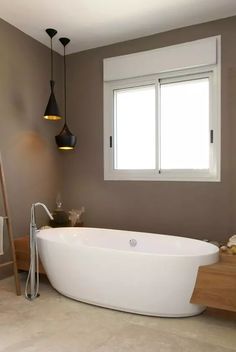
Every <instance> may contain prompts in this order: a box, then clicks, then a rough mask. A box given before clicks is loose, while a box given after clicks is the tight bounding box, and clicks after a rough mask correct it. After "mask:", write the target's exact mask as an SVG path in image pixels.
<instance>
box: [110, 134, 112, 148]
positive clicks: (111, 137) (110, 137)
mask: <svg viewBox="0 0 236 352" xmlns="http://www.w3.org/2000/svg"><path fill="white" fill-rule="evenodd" d="M110 148H112V136H110Z"/></svg>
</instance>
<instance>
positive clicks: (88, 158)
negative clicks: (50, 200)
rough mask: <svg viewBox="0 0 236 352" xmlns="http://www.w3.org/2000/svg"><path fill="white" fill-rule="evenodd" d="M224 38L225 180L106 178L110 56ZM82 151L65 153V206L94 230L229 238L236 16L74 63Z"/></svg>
mask: <svg viewBox="0 0 236 352" xmlns="http://www.w3.org/2000/svg"><path fill="white" fill-rule="evenodd" d="M219 34H221V36H222V181H221V182H220V183H207V182H145V181H140V182H133V181H129V182H126V181H104V179H103V80H102V77H103V76H102V74H103V61H102V60H103V58H106V57H112V56H116V55H122V54H128V53H133V52H137V51H142V50H148V49H154V48H158V47H162V46H168V45H173V44H177V43H182V42H186V41H191V40H195V39H200V38H204V37H208V36H213V35H219ZM68 71H69V72H68V75H69V79H68V81H69V85H68V86H69V87H68V90H69V92H68V107H69V114H68V118H69V126H70V128H71V130H72V131H73V132H74V133H75V134H76V135H77V136H78V146H77V149H76V150H75V151H74V152H71V153H64V154H63V155H61V159H62V162H63V165H64V167H63V175H62V176H63V185H64V192H63V194H64V200H65V202H66V205H67V207H68V208H72V207H75V208H77V207H79V206H81V205H84V206H85V207H86V216H85V218H84V219H85V223H86V225H87V226H97V227H108V228H109V227H110V228H118V229H128V230H140V231H150V232H154V233H170V234H180V235H183V234H187V235H189V236H192V237H198V238H209V239H224V238H225V237H226V236H227V235H228V234H229V233H230V232H231V231H233V230H234V231H235V230H236V222H235V218H236V206H235V192H236V156H235V154H236V142H235V141H236V121H235V120H236V17H232V18H228V19H224V20H219V21H214V22H209V23H205V24H201V25H195V26H191V27H187V28H182V29H178V30H173V31H170V32H166V33H161V34H157V35H153V36H150V37H145V38H140V39H137V40H131V41H127V42H124V43H119V44H115V45H110V46H107V47H103V48H97V49H93V50H89V51H85V52H81V53H77V54H73V55H70V56H69V57H68Z"/></svg>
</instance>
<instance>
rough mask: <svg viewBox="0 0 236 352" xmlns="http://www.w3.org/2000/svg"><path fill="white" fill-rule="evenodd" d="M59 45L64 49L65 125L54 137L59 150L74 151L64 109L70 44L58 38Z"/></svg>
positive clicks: (64, 39)
mask: <svg viewBox="0 0 236 352" xmlns="http://www.w3.org/2000/svg"><path fill="white" fill-rule="evenodd" d="M59 40H60V42H61V44H62V45H63V47H64V106H65V124H64V126H63V129H62V130H61V132H60V134H59V135H57V136H56V137H55V139H56V143H57V146H58V148H59V149H62V150H70V149H74V147H75V144H76V136H74V135H73V134H72V133H71V132H70V130H69V128H68V126H67V116H66V114H67V108H66V52H65V51H66V50H65V47H66V45H67V44H68V43H69V42H70V39H68V38H60V39H59Z"/></svg>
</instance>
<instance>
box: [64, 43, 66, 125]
mask: <svg viewBox="0 0 236 352" xmlns="http://www.w3.org/2000/svg"><path fill="white" fill-rule="evenodd" d="M64 102H65V124H66V49H65V46H64Z"/></svg>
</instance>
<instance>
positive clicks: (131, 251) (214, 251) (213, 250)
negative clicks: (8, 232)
mask: <svg viewBox="0 0 236 352" xmlns="http://www.w3.org/2000/svg"><path fill="white" fill-rule="evenodd" d="M54 229H55V230H57V231H59V230H62V231H66V229H73V230H75V229H77V230H78V229H80V228H75V227H57V228H49V229H42V230H40V231H39V232H38V233H37V239H42V240H46V241H49V242H55V243H60V242H57V241H55V238H52V239H50V238H49V237H44V236H41V234H43V232H46V231H47V232H48V231H52V230H54ZM82 229H89V230H96V229H99V230H107V231H109V230H111V231H124V232H127V233H129V232H130V233H137V234H142V235H153V236H163V237H165V236H166V237H169V238H171V237H172V236H173V237H175V238H179V239H182V240H184V239H187V240H191V241H197V242H201V243H205V244H206V245H207V246H208V247H209V248H211V251H209V252H208V253H201V252H200V251H199V252H197V253H196V254H195V253H191V254H188V253H185V254H176V253H172V254H168V253H159V252H148V251H138V250H135V247H132V249H116V248H113V247H99V246H97V245H91V244H89V245H88V244H85V243H79V244H77V248H79V247H81V248H87V249H96V250H99V251H105V252H107V251H109V252H110V251H112V252H118V253H119V252H125V253H128V254H132V255H135V254H136V255H137V254H138V255H145V256H151V255H154V256H160V257H168V258H170V257H173V258H181V257H184V258H186V257H187V258H188V257H189V258H191V257H199V258H204V257H207V256H212V255H217V254H218V255H219V248H218V247H217V246H216V245H215V244H213V243H208V242H204V241H203V240H199V239H196V238H191V237H186V236H175V235H166V234H157V233H151V232H140V231H129V230H116V229H106V228H97V227H84V228H82ZM41 232H42V233H41ZM55 232H56V231H55ZM62 243H63V246H68V247H71V246H72V244H71V243H69V242H62ZM137 249H138V248H137Z"/></svg>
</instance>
